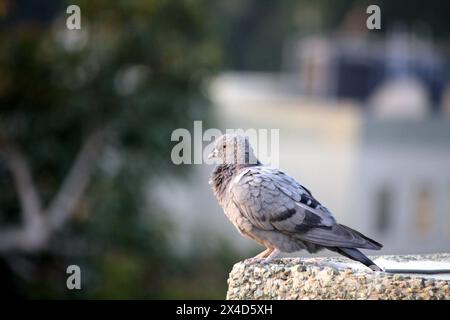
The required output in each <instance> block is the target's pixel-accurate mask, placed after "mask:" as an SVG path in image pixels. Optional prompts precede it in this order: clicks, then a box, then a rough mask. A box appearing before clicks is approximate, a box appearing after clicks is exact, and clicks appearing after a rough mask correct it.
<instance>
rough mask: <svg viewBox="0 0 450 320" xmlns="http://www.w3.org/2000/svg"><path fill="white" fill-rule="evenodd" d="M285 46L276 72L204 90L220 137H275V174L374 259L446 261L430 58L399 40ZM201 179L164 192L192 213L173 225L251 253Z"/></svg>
mask: <svg viewBox="0 0 450 320" xmlns="http://www.w3.org/2000/svg"><path fill="white" fill-rule="evenodd" d="M288 47H289V48H291V53H290V54H288V55H285V56H287V57H289V58H288V59H287V62H286V63H285V65H286V66H289V67H288V68H287V69H286V72H284V73H281V74H270V73H251V72H246V73H226V74H223V75H221V76H219V77H217V78H215V79H214V80H213V81H212V82H211V84H210V92H211V96H212V100H213V104H214V106H215V108H216V115H217V119H220V124H221V127H222V128H221V129H225V128H245V129H247V128H266V129H271V128H278V129H280V167H281V169H283V170H284V171H285V172H287V173H288V174H290V175H292V176H293V177H294V178H296V179H298V181H300V182H301V183H302V184H304V185H305V186H307V187H308V188H309V189H310V190H311V191H312V193H313V195H314V196H315V197H316V198H317V199H318V200H319V201H321V202H322V203H323V204H324V205H325V206H327V207H328V208H329V209H330V210H331V211H332V212H333V213H334V214H335V216H336V217H337V219H338V220H339V221H340V222H341V223H343V224H347V225H349V226H351V227H354V228H356V229H358V230H360V231H362V232H363V233H365V234H367V235H368V236H370V237H373V238H375V239H377V240H379V241H380V242H382V243H383V244H384V245H385V247H384V248H383V250H382V252H383V253H422V252H438V251H448V248H449V247H450V201H449V199H450V117H448V115H449V114H450V112H448V110H450V108H449V107H448V106H449V105H450V104H449V101H450V100H449V98H448V96H449V94H448V92H449V89H448V88H449V85H448V79H449V77H448V75H449V73H448V66H447V64H446V61H445V60H444V59H443V54H442V52H440V51H439V50H438V49H437V48H436V47H435V46H434V45H433V44H432V43H431V41H429V40H427V39H425V40H424V39H418V38H415V37H414V36H413V35H406V34H391V35H390V36H388V37H387V38H386V39H385V40H383V39H365V40H363V39H361V38H356V37H354V38H351V37H336V38H333V39H330V38H321V37H312V38H305V39H303V40H302V41H299V42H297V43H296V45H294V46H292V45H291V46H288ZM446 115H447V116H446ZM211 170H212V168H210V167H208V166H198V168H197V172H198V174H197V175H196V176H195V178H194V183H195V184H196V185H198V186H199V187H198V188H196V189H195V190H192V188H191V187H190V185H189V184H186V186H184V187H183V186H179V185H177V186H176V188H177V189H178V191H177V192H180V193H182V194H183V195H184V196H183V197H184V198H185V199H190V200H189V201H190V203H192V210H191V209H186V207H189V206H190V205H189V204H188V203H189V201H188V202H185V201H183V203H184V206H185V208H184V209H185V210H188V211H189V213H188V214H184V216H183V217H181V219H185V220H186V221H190V222H186V223H185V224H184V225H185V226H186V225H189V223H190V224H192V225H193V226H194V228H195V229H196V230H199V229H201V227H200V226H201V225H203V226H204V229H205V230H209V232H211V230H215V231H214V232H215V234H217V235H223V237H225V238H228V239H232V243H234V244H235V247H236V248H238V249H242V250H247V249H248V248H250V247H251V246H254V245H253V244H252V243H251V242H250V241H248V240H245V239H242V238H241V236H240V235H239V234H238V233H237V232H236V231H235V230H234V228H233V226H232V225H231V224H230V223H229V222H228V221H227V220H226V218H225V216H224V215H223V213H222V211H221V209H220V208H219V207H218V205H217V204H216V202H215V200H214V198H213V196H212V193H211V191H210V190H209V186H208V185H207V179H208V176H209V173H210V172H211ZM166 204H167V205H168V206H169V207H170V206H171V205H172V206H173V204H171V203H170V199H168V200H167V201H166ZM200 207H201V210H199V208H200ZM181 212H186V211H181ZM188 229H189V228H187V229H186V230H185V231H186V234H187V235H189V233H190V232H191V233H192V231H189V230H188ZM186 243H187V242H186Z"/></svg>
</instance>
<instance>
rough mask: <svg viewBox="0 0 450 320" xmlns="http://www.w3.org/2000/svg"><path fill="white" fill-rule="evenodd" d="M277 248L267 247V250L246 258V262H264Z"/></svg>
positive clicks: (247, 263) (248, 263)
mask: <svg viewBox="0 0 450 320" xmlns="http://www.w3.org/2000/svg"><path fill="white" fill-rule="evenodd" d="M274 250H276V249H273V248H267V249H266V250H264V251H263V252H261V253H259V254H258V255H256V256H254V257H253V258H248V259H245V260H244V264H246V265H250V264H253V263H259V262H263V261H264V260H265V259H266V258H267V257H269V256H270V255H271V254H272V252H273V251H274Z"/></svg>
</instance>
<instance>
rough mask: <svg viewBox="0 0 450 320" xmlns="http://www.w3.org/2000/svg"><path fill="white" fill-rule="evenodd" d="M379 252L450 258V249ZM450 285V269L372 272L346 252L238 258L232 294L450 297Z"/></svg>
mask: <svg viewBox="0 0 450 320" xmlns="http://www.w3.org/2000/svg"><path fill="white" fill-rule="evenodd" d="M372 258H373V259H375V257H372ZM376 258H377V260H378V259H380V258H381V259H385V260H384V261H389V260H390V261H399V262H407V261H408V262H409V261H416V262H417V261H422V260H423V261H427V262H428V261H439V262H442V261H444V262H449V263H450V254H430V255H414V256H381V257H376ZM376 263H377V262H376ZM449 286H450V277H449V275H447V276H430V275H421V274H419V275H417V274H414V275H413V274H408V275H405V274H391V273H385V272H372V271H371V270H369V269H365V267H364V266H362V267H361V265H359V264H355V263H353V262H351V261H350V260H348V259H346V258H340V257H333V258H309V259H304V258H302V259H300V258H283V259H279V260H276V261H274V262H272V263H271V264H268V265H262V264H259V263H255V264H250V265H246V264H244V263H243V262H239V263H237V264H235V265H234V267H233V269H232V271H231V272H230V276H229V278H228V292H227V299H231V300H234V299H305V300H311V299H333V300H334V299H413V300H415V299H450V290H449Z"/></svg>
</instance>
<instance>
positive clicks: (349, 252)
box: [328, 247, 383, 271]
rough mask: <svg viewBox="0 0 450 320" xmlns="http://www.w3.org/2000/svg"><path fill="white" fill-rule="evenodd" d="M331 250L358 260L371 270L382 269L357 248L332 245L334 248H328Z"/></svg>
mask: <svg viewBox="0 0 450 320" xmlns="http://www.w3.org/2000/svg"><path fill="white" fill-rule="evenodd" d="M328 249H329V250H331V251H335V252H337V253H339V254H342V255H343V256H345V257H347V258H349V259H352V260H355V261H359V262H361V263H362V264H364V265H365V266H367V267H369V268H370V269H372V270H373V271H383V269H381V268H380V267H379V266H377V265H376V264H375V262H373V261H372V260H370V259H369V258H368V257H367V256H366V255H364V253H362V252H361V251H359V250H358V249H355V248H342V247H334V248H328Z"/></svg>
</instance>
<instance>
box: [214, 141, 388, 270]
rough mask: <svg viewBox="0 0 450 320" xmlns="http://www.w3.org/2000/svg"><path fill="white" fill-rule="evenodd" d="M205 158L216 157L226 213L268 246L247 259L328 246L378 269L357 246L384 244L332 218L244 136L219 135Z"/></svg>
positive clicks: (218, 187)
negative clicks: (259, 154) (266, 161)
mask: <svg viewBox="0 0 450 320" xmlns="http://www.w3.org/2000/svg"><path fill="white" fill-rule="evenodd" d="M213 146H214V148H213V149H212V152H211V153H210V154H209V156H208V158H209V159H213V158H215V159H216V160H217V159H218V160H219V161H218V163H219V164H218V165H217V166H216V167H215V169H214V170H213V172H212V175H211V177H210V180H209V184H210V185H211V187H212V190H213V193H214V195H215V197H216V199H217V201H218V202H219V205H220V206H221V207H222V208H223V210H224V213H225V215H226V216H227V217H228V219H229V220H230V221H231V223H232V224H233V225H234V226H235V227H236V229H237V230H238V231H239V233H240V234H242V235H243V236H245V237H247V238H250V239H252V240H254V241H256V242H258V243H259V244H261V245H263V246H265V247H266V250H264V251H263V252H261V253H260V254H258V255H257V256H255V257H253V258H250V259H247V260H246V262H247V263H255V262H260V263H263V264H267V263H270V262H271V261H272V260H273V259H274V258H276V257H277V256H278V255H279V254H280V252H296V251H300V250H306V251H308V252H309V253H316V252H318V251H319V250H322V249H328V250H331V251H333V252H336V253H338V254H341V255H343V256H345V257H347V258H350V259H353V260H356V261H359V262H361V263H362V264H364V265H365V266H367V267H369V268H370V269H372V270H374V271H382V269H381V268H380V267H378V266H377V265H376V264H375V263H374V262H373V261H372V260H370V259H369V258H368V257H367V256H366V255H364V254H363V253H362V252H361V251H359V250H358V248H359V249H371V250H379V249H381V248H382V246H383V245H382V244H380V243H378V242H376V241H375V240H372V239H370V238H368V237H367V236H365V235H363V234H362V233H360V232H358V231H356V230H353V229H351V228H349V227H347V226H345V225H342V224H339V223H337V222H336V219H335V218H334V216H333V214H332V213H331V212H330V211H329V210H328V209H327V208H326V207H325V206H323V205H322V204H320V203H319V202H318V201H317V200H316V199H315V198H314V197H313V195H312V193H311V191H309V190H308V189H307V188H305V187H304V186H302V185H301V184H300V183H298V182H297V181H296V180H295V179H294V178H292V177H290V176H288V175H287V174H286V173H284V172H283V171H281V170H279V169H276V168H272V167H268V166H264V165H263V164H262V163H261V162H260V161H259V160H258V159H257V158H256V156H255V154H254V151H253V149H252V147H251V145H250V143H249V140H248V137H246V136H242V135H237V134H224V135H222V136H220V137H218V138H217V139H216V140H215V141H214V143H213Z"/></svg>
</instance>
